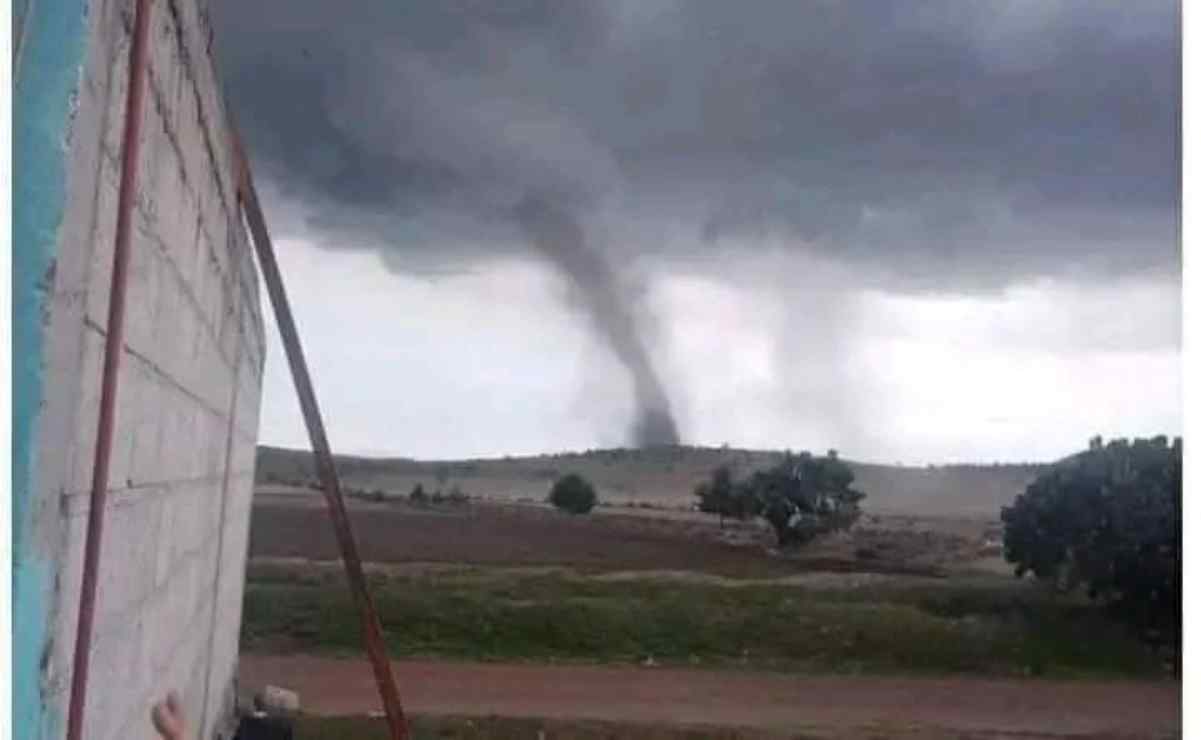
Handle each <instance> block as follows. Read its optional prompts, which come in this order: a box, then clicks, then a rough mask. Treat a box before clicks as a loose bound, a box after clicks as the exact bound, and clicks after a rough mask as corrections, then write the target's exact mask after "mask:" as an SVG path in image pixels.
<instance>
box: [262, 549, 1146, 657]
mask: <svg viewBox="0 0 1201 740" xmlns="http://www.w3.org/2000/svg"><path fill="white" fill-rule="evenodd" d="M371 579H372V590H373V592H374V594H375V595H376V599H377V605H378V607H379V611H380V618H381V621H382V623H383V628H384V633H385V639H386V640H387V643H388V646H389V649H390V651H391V653H392V654H393V655H394V656H396V657H403V656H428V657H447V658H457V659H471V660H488V661H574V662H602V663H633V662H641V661H644V660H646V659H647V658H648V657H653V659H654V660H655V661H657V662H659V663H664V664H679V665H698V666H708V667H745V668H750V669H767V670H779V671H801V672H829V673H851V674H854V673H875V674H879V673H891V674H924V675H931V674H954V673H971V674H976V675H1039V676H1048V677H1063V678H1073V677H1107V676H1108V677H1116V676H1128V677H1138V676H1144V677H1145V676H1155V675H1158V674H1159V673H1160V671H1161V668H1160V666H1159V663H1158V661H1157V660H1156V659H1155V657H1154V656H1153V655H1151V654H1150V653H1149V652H1148V651H1147V650H1146V649H1144V648H1143V647H1142V646H1141V645H1140V644H1139V643H1138V642H1137V641H1136V640H1134V639H1133V638H1131V637H1130V636H1129V635H1127V634H1125V633H1124V632H1123V631H1122V629H1121V628H1120V627H1118V626H1116V625H1114V624H1113V623H1111V622H1110V621H1108V620H1106V619H1105V618H1104V616H1103V615H1102V614H1101V613H1100V612H1099V611H1098V610H1097V609H1095V608H1093V607H1091V606H1089V605H1088V604H1086V603H1083V602H1081V601H1080V600H1078V599H1073V600H1063V599H1060V598H1057V597H1054V596H1053V595H1051V594H1048V593H1047V592H1045V591H1044V590H1042V589H1040V588H1038V587H1037V586H1035V585H1034V584H1030V583H1026V582H1018V581H1015V580H1013V579H1009V578H1005V577H999V576H998V577H996V578H988V577H977V578H974V579H972V580H940V579H930V580H929V581H925V582H921V583H917V584H916V585H915V583H914V582H913V581H912V580H907V581H903V582H897V583H895V584H893V583H884V584H876V585H872V586H870V587H863V588H855V589H848V588H812V587H800V586H790V585H779V584H753V585H737V586H732V585H729V584H721V583H706V582H701V583H696V582H681V581H673V580H667V579H655V578H641V579H631V580H622V581H612V580H604V579H598V578H589V577H584V576H579V575H574V574H571V573H565V572H552V573H545V572H544V573H530V572H521V571H512V570H500V569H493V570H488V569H473V568H466V567H465V568H462V569H452V570H442V571H437V572H424V573H420V572H419V573H416V574H412V573H410V574H400V573H397V574H389V575H383V574H380V573H374V574H372V575H371ZM242 639H243V643H242V644H243V649H244V650H247V651H250V652H254V651H259V652H289V651H304V652H331V653H356V654H357V652H358V651H359V650H360V649H361V648H360V641H359V631H358V622H357V617H356V613H355V610H354V608H353V606H352V604H351V602H350V597H349V592H348V590H347V588H346V586H345V583H344V582H343V580H342V575H341V574H340V573H339V572H338V571H337V570H336V569H323V568H313V567H304V568H298V567H294V566H282V565H264V564H259V565H252V566H251V568H250V572H249V574H248V578H247V587H246V597H245V607H244V617H243V636H242Z"/></svg>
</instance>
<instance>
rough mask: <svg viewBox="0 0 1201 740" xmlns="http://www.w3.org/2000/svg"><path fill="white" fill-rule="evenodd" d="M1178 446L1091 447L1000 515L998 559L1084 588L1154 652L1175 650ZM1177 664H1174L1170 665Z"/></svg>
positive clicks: (1148, 442)
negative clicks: (1001, 528) (1001, 548)
mask: <svg viewBox="0 0 1201 740" xmlns="http://www.w3.org/2000/svg"><path fill="white" fill-rule="evenodd" d="M1182 464H1183V450H1182V444H1181V440H1180V439H1179V438H1177V439H1175V440H1174V441H1173V442H1172V444H1171V445H1169V444H1168V438H1167V437H1164V436H1159V437H1154V438H1152V439H1136V440H1134V441H1133V442H1129V441H1127V440H1125V439H1117V440H1112V441H1110V442H1109V443H1108V444H1104V443H1103V442H1102V440H1101V438H1100V437H1094V438H1093V439H1091V440H1089V446H1088V449H1087V450H1086V451H1084V452H1081V453H1078V454H1076V455H1073V456H1072V457H1069V458H1067V459H1066V460H1064V461H1062V462H1060V463H1058V464H1057V465H1055V466H1054V467H1052V468H1051V469H1050V470H1048V471H1047V472H1045V473H1043V474H1042V475H1040V476H1039V477H1038V478H1037V479H1035V481H1034V482H1033V483H1031V484H1030V485H1029V486H1028V487H1027V488H1026V491H1025V492H1024V493H1022V494H1020V495H1019V496H1018V497H1017V499H1016V500H1015V501H1014V502H1013V505H1012V506H1007V507H1005V508H1003V509H1002V510H1001V520H1002V521H1003V522H1004V525H1005V534H1004V547H1005V558H1006V560H1008V561H1009V562H1010V563H1013V565H1014V570H1015V573H1016V574H1017V575H1018V576H1022V575H1025V574H1026V573H1033V574H1034V575H1035V576H1036V577H1037V578H1039V579H1042V580H1045V581H1049V582H1052V583H1054V584H1055V585H1057V586H1058V587H1059V588H1061V589H1064V590H1070V589H1073V588H1076V587H1077V586H1083V587H1085V588H1086V589H1087V591H1088V595H1089V597H1090V598H1092V599H1094V600H1097V601H1098V602H1101V603H1104V604H1107V605H1108V606H1109V607H1110V608H1111V609H1112V610H1113V612H1114V614H1115V615H1116V616H1117V617H1118V618H1120V619H1121V620H1122V621H1124V622H1126V623H1127V624H1129V625H1131V626H1133V627H1134V628H1136V629H1137V630H1139V631H1140V633H1141V634H1142V635H1143V636H1144V637H1145V638H1147V639H1148V640H1149V641H1151V642H1152V643H1154V644H1157V645H1160V646H1163V647H1169V646H1170V647H1174V648H1176V649H1178V648H1179V644H1180V643H1179V640H1180V628H1181V573H1182V567H1181V520H1180V509H1181V499H1182V483H1181V471H1182ZM1178 665H1179V662H1177V666H1178Z"/></svg>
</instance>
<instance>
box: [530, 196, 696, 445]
mask: <svg viewBox="0 0 1201 740" xmlns="http://www.w3.org/2000/svg"><path fill="white" fill-rule="evenodd" d="M515 213H516V218H517V222H518V223H519V224H520V225H521V227H522V229H524V230H525V232H526V234H527V235H528V236H529V238H530V241H531V242H532V243H533V245H534V247H535V248H536V249H537V250H538V251H539V252H540V253H541V254H542V255H544V256H545V257H546V258H547V260H549V261H550V263H551V264H552V265H554V266H555V267H556V268H557V269H558V270H559V271H560V272H562V273H563V274H564V275H565V276H566V277H567V278H568V281H569V283H570V285H571V287H572V290H573V291H574V292H575V293H576V295H577V296H578V297H579V298H580V302H581V303H582V305H583V306H584V308H585V310H586V311H587V313H588V316H589V318H590V319H591V321H592V324H593V326H594V328H595V330H596V332H597V333H598V334H599V335H600V337H601V338H602V339H603V340H604V342H605V343H606V344H607V345H608V346H609V347H610V348H611V349H612V350H613V354H614V355H615V356H616V357H617V359H618V361H620V362H621V364H622V366H623V367H625V369H626V371H627V372H628V373H629V376H630V381H631V383H632V385H633V390H634V406H635V409H636V416H635V418H634V421H633V424H632V428H631V430H630V433H631V438H632V442H633V443H634V444H635V445H637V446H638V447H652V446H658V445H676V444H679V442H680V434H679V430H678V428H677V427H676V421H675V417H674V416H673V415H672V411H671V404H670V403H669V402H668V399H667V393H666V392H665V391H664V389H663V383H662V381H661V380H660V379H659V375H658V374H657V373H656V372H655V367H654V365H653V364H652V363H651V358H650V353H649V352H648V351H647V344H646V342H645V341H644V339H643V336H642V334H641V332H640V331H639V328H638V323H637V322H636V321H635V320H634V315H633V313H632V312H631V310H630V303H631V301H630V300H629V297H628V296H627V295H625V294H624V291H622V290H621V287H620V285H619V283H618V280H617V276H616V274H615V273H614V271H613V268H612V267H611V265H610V264H609V263H608V262H607V261H606V260H605V259H604V257H603V256H602V255H601V254H600V253H599V252H598V251H597V250H595V249H590V248H589V247H588V244H587V240H586V238H585V234H584V229H583V228H582V227H581V226H580V220H579V219H578V218H577V217H576V216H575V215H574V214H573V213H572V211H571V209H570V207H567V206H564V205H561V204H556V203H552V202H551V201H549V200H547V199H545V198H538V197H533V196H527V197H526V198H525V199H524V200H522V202H521V203H520V204H519V205H518V206H517V207H516V209H515Z"/></svg>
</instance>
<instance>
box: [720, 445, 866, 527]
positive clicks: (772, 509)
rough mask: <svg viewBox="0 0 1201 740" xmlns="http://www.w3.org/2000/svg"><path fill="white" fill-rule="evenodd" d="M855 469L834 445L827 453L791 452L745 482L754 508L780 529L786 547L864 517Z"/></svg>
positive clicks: (861, 493)
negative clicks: (854, 484)
mask: <svg viewBox="0 0 1201 740" xmlns="http://www.w3.org/2000/svg"><path fill="white" fill-rule="evenodd" d="M854 480H855V474H854V473H853V472H851V468H850V466H848V465H847V464H846V463H844V462H843V461H842V460H839V459H838V453H837V452H836V451H834V450H830V451H829V452H828V453H827V454H826V456H825V457H816V456H814V455H812V454H810V453H808V452H802V453H800V454H799V455H793V454H792V453H790V452H789V453H785V454H784V459H783V460H781V461H780V462H779V463H777V464H776V465H774V466H772V467H771V468H768V469H767V470H759V471H756V472H755V473H753V474H752V475H751V477H750V478H749V479H747V480H746V481H745V482H744V483H743V486H744V487H745V494H744V495H747V496H749V497H751V501H752V504H751V505H752V506H753V508H754V511H755V512H756V513H757V514H758V515H759V516H761V517H763V518H764V519H765V520H766V521H767V523H768V524H770V525H771V527H772V529H773V530H775V533H776V541H777V542H778V543H779V545H780V547H795V546H798V545H803V544H805V543H807V542H809V541H811V540H813V538H815V537H817V536H818V535H822V534H825V533H827V532H833V531H837V530H841V529H847V528H848V527H850V526H851V525H852V524H854V523H855V521H856V520H858V518H859V514H860V510H859V502H860V501H862V500H863V498H864V496H865V494H864V493H863V492H862V491H859V490H856V489H854V488H852V487H851V483H853V482H854Z"/></svg>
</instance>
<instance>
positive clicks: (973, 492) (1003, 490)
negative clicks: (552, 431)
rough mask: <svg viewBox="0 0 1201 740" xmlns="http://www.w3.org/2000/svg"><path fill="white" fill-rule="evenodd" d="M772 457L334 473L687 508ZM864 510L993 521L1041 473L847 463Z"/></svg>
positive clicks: (270, 469)
mask: <svg viewBox="0 0 1201 740" xmlns="http://www.w3.org/2000/svg"><path fill="white" fill-rule="evenodd" d="M780 454H781V453H779V452H766V451H761V450H736V449H729V448H711V447H684V446H681V447H661V448H651V449H644V450H639V449H612V450H589V451H587V452H579V453H564V454H558V455H538V456H531V457H506V458H490V459H478V460H456V461H422V460H413V459H408V458H371V457H354V456H349V455H339V456H338V457H337V465H338V472H339V474H340V475H341V476H342V479H343V482H344V484H345V485H347V486H350V487H352V488H357V489H367V490H383V491H385V492H387V493H391V494H394V495H395V494H407V493H408V492H409V491H410V490H412V488H413V486H415V485H416V484H418V483H421V484H422V486H424V487H425V488H426V489H427V490H435V489H439V488H441V489H445V490H449V489H450V488H451V487H454V486H457V487H459V488H460V489H461V490H462V491H463V492H465V493H467V494H470V495H472V496H484V497H489V498H498V499H523V498H526V499H539V500H540V499H542V498H543V497H544V496H545V495H546V492H547V490H548V489H549V488H550V485H551V482H552V481H553V480H554V479H555V478H557V477H558V476H560V475H563V474H565V473H579V474H581V475H583V476H585V477H587V478H588V479H589V480H591V481H592V482H593V483H594V484H595V485H596V487H597V489H598V491H599V492H600V495H601V498H602V500H607V501H610V502H614V503H624V502H627V501H646V502H652V503H659V504H663V505H668V506H676V505H681V506H682V505H688V504H690V503H691V502H692V490H693V488H694V487H695V486H696V484H697V483H699V482H701V481H703V480H704V479H705V478H706V477H707V476H708V475H709V473H710V471H712V470H713V469H714V468H715V467H717V466H719V465H731V466H732V467H734V468H735V470H736V471H738V472H739V473H740V474H745V473H747V472H749V471H750V470H753V469H756V468H760V467H765V466H768V465H770V464H771V463H772V462H774V461H775V460H777V459H779V457H780ZM847 463H848V464H849V465H850V466H851V468H852V469H853V470H854V472H855V479H856V486H857V487H859V488H861V489H862V490H864V491H866V492H867V494H868V497H867V500H866V501H865V508H867V509H868V510H871V511H877V512H887V513H900V514H913V515H920V516H990V517H992V516H996V515H997V514H998V512H999V511H1000V507H1001V506H1003V505H1005V504H1008V503H1009V502H1011V501H1012V500H1013V497H1014V496H1016V495H1017V494H1018V493H1020V492H1021V491H1022V490H1023V489H1024V488H1025V486H1026V484H1027V483H1028V482H1029V481H1030V480H1031V479H1033V477H1034V476H1035V475H1037V474H1038V472H1039V471H1040V470H1041V469H1042V467H1043V466H1041V465H940V466H928V467H908V466H898V465H876V464H871V463H858V462H854V461H849V460H848V461H847ZM257 479H258V481H259V482H260V483H264V484H291V485H304V484H305V483H307V482H311V481H315V480H316V474H315V469H314V466H313V457H312V453H310V452H308V451H306V450H289V449H282V448H278V447H266V446H261V447H259V449H258V461H257Z"/></svg>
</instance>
